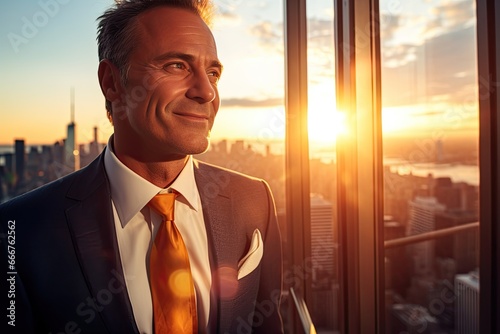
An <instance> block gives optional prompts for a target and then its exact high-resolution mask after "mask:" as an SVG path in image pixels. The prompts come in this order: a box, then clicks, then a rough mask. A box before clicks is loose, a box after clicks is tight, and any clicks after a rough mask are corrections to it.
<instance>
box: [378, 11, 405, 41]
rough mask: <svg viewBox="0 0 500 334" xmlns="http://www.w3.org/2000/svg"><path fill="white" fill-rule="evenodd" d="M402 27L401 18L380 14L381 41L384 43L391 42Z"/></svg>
mask: <svg viewBox="0 0 500 334" xmlns="http://www.w3.org/2000/svg"><path fill="white" fill-rule="evenodd" d="M400 25H401V16H399V15H395V14H385V13H381V14H380V39H381V40H382V41H384V42H390V41H391V40H392V39H393V38H394V36H395V34H396V32H397V30H398V28H399V26H400Z"/></svg>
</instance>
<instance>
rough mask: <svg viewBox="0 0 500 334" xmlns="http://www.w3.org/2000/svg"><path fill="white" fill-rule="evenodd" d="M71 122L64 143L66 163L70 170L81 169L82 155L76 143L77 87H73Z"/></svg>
mask: <svg viewBox="0 0 500 334" xmlns="http://www.w3.org/2000/svg"><path fill="white" fill-rule="evenodd" d="M70 113H71V114H70V119H71V120H70V123H69V124H68V127H67V132H66V141H65V143H64V164H65V165H66V166H67V167H68V168H69V170H70V171H75V170H78V169H80V157H79V153H78V145H77V143H76V124H75V89H74V88H73V87H71V105H70Z"/></svg>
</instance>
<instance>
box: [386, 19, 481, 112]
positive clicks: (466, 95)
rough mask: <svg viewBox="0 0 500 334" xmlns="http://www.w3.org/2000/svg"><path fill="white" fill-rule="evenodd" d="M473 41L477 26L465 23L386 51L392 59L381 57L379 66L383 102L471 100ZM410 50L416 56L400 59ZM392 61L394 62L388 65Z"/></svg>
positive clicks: (456, 101)
mask: <svg viewBox="0 0 500 334" xmlns="http://www.w3.org/2000/svg"><path fill="white" fill-rule="evenodd" d="M475 45H476V29H475V27H473V26H468V27H461V28H459V29H455V30H451V31H448V32H446V33H443V34H440V35H437V36H434V37H432V38H428V39H426V40H424V42H423V44H421V45H413V46H409V45H407V46H405V47H402V48H401V50H400V52H396V51H394V52H392V53H389V54H390V56H391V57H392V58H391V57H389V58H388V59H389V60H391V61H392V63H391V62H388V61H387V59H384V63H383V69H382V99H383V101H384V102H383V103H384V105H385V106H396V105H410V104H415V103H424V102H432V101H448V102H454V103H466V102H470V100H471V99H472V98H474V94H477V93H476V91H475V87H476V86H477V84H476V81H477V78H476V72H477V71H476V48H475ZM412 47H413V48H414V49H412ZM405 50H406V51H405ZM405 52H406V53H405ZM410 53H413V54H414V55H415V58H414V59H410V61H402V59H405V57H406V58H408V54H410ZM385 54H386V53H384V55H385ZM398 59H399V60H400V61H399V63H398V62H397V61H398ZM394 64H395V65H396V66H390V65H394ZM476 99H477V98H476Z"/></svg>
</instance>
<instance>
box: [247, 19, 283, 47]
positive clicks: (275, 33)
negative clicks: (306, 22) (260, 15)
mask: <svg viewBox="0 0 500 334" xmlns="http://www.w3.org/2000/svg"><path fill="white" fill-rule="evenodd" d="M250 34H251V35H253V36H255V37H257V39H258V40H259V43H260V44H261V45H262V46H264V47H267V48H270V49H273V50H278V51H279V52H283V24H282V23H273V22H270V21H261V22H259V23H257V24H254V25H253V26H251V27H250Z"/></svg>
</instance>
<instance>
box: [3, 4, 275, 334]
mask: <svg viewBox="0 0 500 334" xmlns="http://www.w3.org/2000/svg"><path fill="white" fill-rule="evenodd" d="M209 10H210V6H209V4H208V3H207V2H206V1H203V0H202V1H196V0H177V1H174V0H150V1H147V0H128V1H121V2H118V3H117V4H116V6H115V7H113V8H112V9H110V10H108V11H107V12H105V13H104V14H103V15H102V16H101V17H100V22H99V32H98V43H99V57H100V60H101V61H100V64H99V69H98V77H99V82H100V85H101V89H102V92H103V94H104V97H105V99H106V108H107V110H108V115H109V118H110V120H111V121H112V123H113V125H114V134H113V136H112V137H111V138H110V140H109V142H108V146H107V147H106V149H105V150H104V152H103V153H102V154H101V155H100V156H99V157H98V158H97V159H96V160H95V161H94V162H92V163H91V164H90V165H89V166H88V167H86V168H84V169H82V170H80V171H77V172H75V173H73V174H70V175H69V176H67V177H64V178H62V179H60V180H57V181H55V182H53V183H51V184H49V185H46V186H44V187H41V188H39V189H37V190H35V191H32V192H30V193H27V194H25V195H23V196H20V197H18V198H15V199H13V200H11V201H10V202H7V203H5V204H3V205H2V206H0V219H1V224H0V226H1V229H2V230H1V233H2V235H3V236H4V238H2V246H3V247H2V248H1V249H2V252H3V254H4V256H3V261H4V263H8V265H9V267H8V268H7V278H6V279H4V280H2V293H4V294H7V293H8V292H9V291H11V292H12V293H14V296H13V297H12V298H11V297H9V298H7V304H6V305H5V304H4V306H5V307H4V308H3V309H4V310H6V309H7V315H8V317H7V321H5V319H4V322H3V324H2V325H3V326H4V328H6V329H7V332H18V333H32V332H36V333H49V332H50V333H160V332H163V333H167V332H168V333H180V332H186V333H187V332H189V333H193V332H199V333H251V332H252V333H279V332H282V324H281V318H280V315H279V304H280V295H281V250H280V240H279V232H278V228H277V223H276V214H275V209H274V203H273V199H272V196H271V193H270V191H269V187H268V186H267V184H266V183H265V182H264V181H262V180H258V179H254V178H251V177H247V176H243V175H240V174H238V173H235V172H231V171H228V170H224V169H221V168H217V167H214V166H211V165H208V164H204V163H202V162H199V161H196V160H194V159H193V158H192V157H191V155H192V154H197V153H202V152H204V151H205V150H206V149H207V147H208V145H209V137H210V130H211V128H212V124H213V121H214V118H215V115H216V113H217V110H218V108H219V96H218V91H217V82H218V80H219V77H220V75H221V72H222V65H221V63H220V62H219V60H218V57H217V50H216V46H215V42H214V39H213V36H212V34H211V32H210V29H209V28H208V26H207V24H206V20H207V17H208V15H207V14H208V13H209ZM165 193H174V194H175V195H174V197H175V202H174V204H173V205H174V212H175V217H174V218H173V223H172V224H173V225H169V226H174V227H175V226H176V228H177V229H178V231H179V232H180V235H181V238H180V239H182V240H183V243H184V244H185V245H184V246H185V247H184V246H182V248H183V249H184V250H185V251H186V252H187V254H188V255H187V257H188V260H187V264H188V269H187V270H186V271H182V272H183V273H185V274H186V275H185V276H182V277H183V278H182V279H180V280H179V282H180V283H182V284H185V282H192V283H188V284H187V285H188V289H191V291H194V295H193V296H192V297H193V298H190V300H191V302H193V304H194V306H193V304H190V305H191V306H189V310H188V311H189V312H188V313H189V316H188V318H189V319H190V320H189V321H190V322H192V324H190V325H189V326H191V325H193V326H192V327H189V328H190V329H186V330H182V331H181V330H177V329H172V328H174V327H169V326H170V325H171V323H173V322H174V320H171V319H173V318H170V317H171V314H168V313H169V312H170V311H165V313H164V314H166V315H165V316H160V318H161V319H160V318H158V317H157V314H158V313H157V312H160V311H161V310H160V309H161V308H162V304H163V305H165V307H171V305H172V304H174V301H171V300H167V301H165V300H164V299H165V298H163V297H158V296H159V295H157V294H156V295H155V294H154V293H153V292H152V291H153V289H152V286H153V282H157V280H158V278H156V276H155V275H152V274H151V272H152V268H153V267H155V268H156V264H153V262H151V261H153V260H152V259H150V258H151V254H152V253H153V252H157V251H159V252H161V250H162V247H160V246H158V245H159V244H157V240H155V237H156V236H157V234H160V233H159V231H166V229H167V228H166V227H164V226H167V225H165V224H168V223H167V220H168V219H166V218H165V217H166V215H164V214H163V213H162V212H160V211H161V210H160V211H159V210H157V208H156V207H154V206H151V203H152V202H153V201H154V198H157V197H158V196H157V195H158V194H163V195H164V194H165ZM163 195H160V197H161V196H163ZM167 196H168V195H167ZM174 197H172V198H174ZM163 198H165V197H163ZM148 203H149V204H148ZM172 228H173V227H172ZM162 233H167V232H162ZM168 233H170V230H169V232H168ZM176 247H177V246H176ZM179 247H180V246H179ZM153 250H154V251H153ZM155 254H156V253H155ZM160 258H161V256H160ZM9 261H10V262H9ZM167 262H168V261H167ZM160 263H162V261H160ZM160 265H162V264H160ZM163 265H165V264H164V263H163ZM170 265H171V264H170V263H168V264H167V265H166V267H168V266H170ZM161 270H163V269H161ZM169 275H170V274H169ZM172 277H173V276H172ZM160 282H163V281H160ZM179 282H178V283H179ZM163 283H164V282H163ZM5 284H7V285H5ZM155 284H157V283H155ZM165 284H166V283H165ZM155 286H156V285H155ZM161 288H162V285H161V283H160V289H161ZM178 290H179V289H178ZM176 292H178V291H176V290H175V289H174V294H175V293H176ZM153 295H154V296H153ZM169 298H170V297H169ZM172 298H173V299H174V298H177V297H172ZM158 303H159V304H158ZM175 303H177V301H175ZM158 305H160V306H158ZM181 308H182V307H181ZM185 309H186V307H184V309H183V310H181V311H179V310H177V309H176V310H175V312H185ZM12 310H13V311H12ZM193 310H194V311H193ZM162 312H163V311H162ZM172 312H174V311H172ZM172 312H170V313H172ZM183 314H184V313H183ZM9 316H10V318H9ZM8 321H10V323H9V322H8ZM12 321H13V322H12ZM162 321H163V323H166V325H160V323H161V322H162ZM6 323H7V324H6ZM14 325H15V326H14ZM162 326H167V327H162ZM161 328H168V329H163V330H162V329H161Z"/></svg>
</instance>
